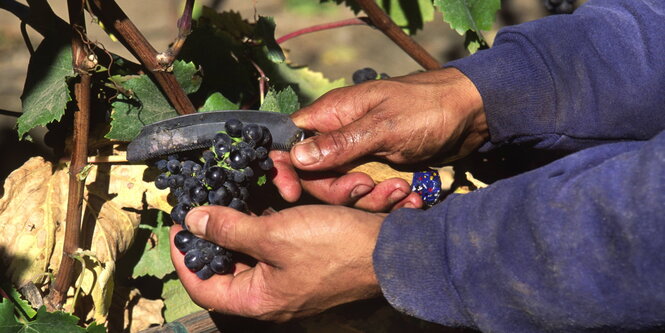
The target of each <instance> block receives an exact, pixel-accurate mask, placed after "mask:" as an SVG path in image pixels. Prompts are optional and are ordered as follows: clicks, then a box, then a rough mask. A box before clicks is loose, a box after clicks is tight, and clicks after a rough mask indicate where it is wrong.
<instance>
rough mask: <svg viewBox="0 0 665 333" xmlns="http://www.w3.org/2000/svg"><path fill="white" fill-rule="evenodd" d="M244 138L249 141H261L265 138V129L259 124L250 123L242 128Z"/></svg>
mask: <svg viewBox="0 0 665 333" xmlns="http://www.w3.org/2000/svg"><path fill="white" fill-rule="evenodd" d="M242 138H243V140H245V142H248V143H250V144H251V143H254V144H256V143H260V142H261V141H262V140H263V129H262V128H261V126H259V125H257V124H248V125H245V127H243V128H242Z"/></svg>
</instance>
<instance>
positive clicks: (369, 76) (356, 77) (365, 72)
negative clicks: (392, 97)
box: [352, 67, 390, 84]
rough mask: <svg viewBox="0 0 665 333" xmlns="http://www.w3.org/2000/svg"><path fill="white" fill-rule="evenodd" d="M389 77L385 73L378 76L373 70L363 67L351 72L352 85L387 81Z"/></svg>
mask: <svg viewBox="0 0 665 333" xmlns="http://www.w3.org/2000/svg"><path fill="white" fill-rule="evenodd" d="M388 78H390V76H389V75H388V74H386V73H381V74H378V73H377V72H376V71H375V70H374V69H373V68H370V67H365V68H362V69H359V70H357V71H355V72H353V76H352V79H353V83H354V84H359V83H363V82H365V81H370V80H379V79H388Z"/></svg>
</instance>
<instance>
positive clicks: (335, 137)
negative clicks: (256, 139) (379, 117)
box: [291, 117, 383, 170]
mask: <svg viewBox="0 0 665 333" xmlns="http://www.w3.org/2000/svg"><path fill="white" fill-rule="evenodd" d="M369 118H370V117H363V118H360V119H359V120H357V121H355V122H352V123H350V124H348V125H346V126H344V127H342V128H340V129H337V130H334V131H330V132H327V133H321V134H319V135H316V136H314V137H311V138H308V139H306V140H304V141H302V142H299V143H298V144H296V145H295V146H293V148H292V149H291V161H292V162H293V165H294V166H295V167H296V168H298V169H301V170H327V169H333V168H336V167H339V166H342V165H345V164H348V163H350V162H352V161H354V160H356V159H358V158H360V157H363V156H366V155H370V154H373V153H375V152H377V151H378V150H379V149H380V148H381V145H382V144H381V142H382V141H383V137H382V135H381V131H380V130H377V124H371V123H370V122H371V121H370V120H369Z"/></svg>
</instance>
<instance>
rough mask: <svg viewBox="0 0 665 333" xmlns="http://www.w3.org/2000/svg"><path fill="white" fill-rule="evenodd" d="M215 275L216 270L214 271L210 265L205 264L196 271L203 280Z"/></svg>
mask: <svg viewBox="0 0 665 333" xmlns="http://www.w3.org/2000/svg"><path fill="white" fill-rule="evenodd" d="M213 275H215V272H213V271H212V269H210V266H208V265H205V266H203V268H201V269H200V270H199V271H197V272H196V276H198V277H199V279H201V280H207V279H209V278H211V277H212V276H213Z"/></svg>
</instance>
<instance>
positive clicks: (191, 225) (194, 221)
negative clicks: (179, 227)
mask: <svg viewBox="0 0 665 333" xmlns="http://www.w3.org/2000/svg"><path fill="white" fill-rule="evenodd" d="M208 218H210V215H209V214H208V213H207V212H204V211H197V210H195V211H193V212H191V213H190V214H189V215H187V219H186V221H185V223H187V228H188V229H189V232H191V233H193V234H194V235H196V236H199V237H200V236H203V235H205V233H206V226H207V225H208Z"/></svg>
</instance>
